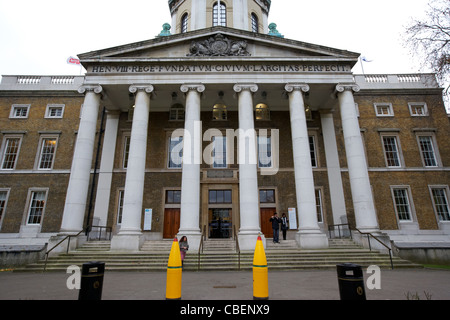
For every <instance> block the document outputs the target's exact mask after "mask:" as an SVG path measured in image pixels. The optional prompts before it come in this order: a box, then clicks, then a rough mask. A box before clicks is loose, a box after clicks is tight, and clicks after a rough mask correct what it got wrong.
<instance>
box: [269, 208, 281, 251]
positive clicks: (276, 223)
mask: <svg viewBox="0 0 450 320" xmlns="http://www.w3.org/2000/svg"><path fill="white" fill-rule="evenodd" d="M269 221H270V222H272V229H273V243H280V239H279V237H280V223H281V219H280V218H278V213H276V212H275V213H274V214H273V216H272V217H271V218H270V220H269Z"/></svg>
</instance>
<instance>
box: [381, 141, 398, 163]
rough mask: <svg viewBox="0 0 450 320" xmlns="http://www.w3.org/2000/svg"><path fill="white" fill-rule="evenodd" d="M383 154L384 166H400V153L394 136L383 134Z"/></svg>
mask: <svg viewBox="0 0 450 320" xmlns="http://www.w3.org/2000/svg"><path fill="white" fill-rule="evenodd" d="M382 138H383V146H384V155H385V159H386V166H388V167H400V166H401V164H400V154H399V148H398V144H397V137H396V136H383V137H382Z"/></svg>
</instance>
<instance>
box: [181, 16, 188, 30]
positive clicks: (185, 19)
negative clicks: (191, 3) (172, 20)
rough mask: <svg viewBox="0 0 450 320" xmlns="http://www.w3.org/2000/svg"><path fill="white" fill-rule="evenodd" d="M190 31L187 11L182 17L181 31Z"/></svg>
mask: <svg viewBox="0 0 450 320" xmlns="http://www.w3.org/2000/svg"><path fill="white" fill-rule="evenodd" d="M186 32H188V14H187V13H185V14H184V15H183V17H182V18H181V33H186Z"/></svg>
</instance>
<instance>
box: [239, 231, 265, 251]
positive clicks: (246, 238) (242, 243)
mask: <svg viewBox="0 0 450 320" xmlns="http://www.w3.org/2000/svg"><path fill="white" fill-rule="evenodd" d="M258 236H261V240H262V243H263V246H264V249H265V248H266V238H265V237H264V235H263V234H262V233H260V232H259V231H256V232H255V231H239V233H238V240H239V249H240V250H241V251H255V247H256V241H257V240H258Z"/></svg>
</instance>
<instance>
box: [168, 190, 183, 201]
mask: <svg viewBox="0 0 450 320" xmlns="http://www.w3.org/2000/svg"><path fill="white" fill-rule="evenodd" d="M166 203H167V204H175V203H181V190H167V191H166Z"/></svg>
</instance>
